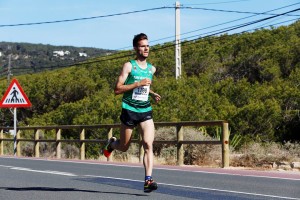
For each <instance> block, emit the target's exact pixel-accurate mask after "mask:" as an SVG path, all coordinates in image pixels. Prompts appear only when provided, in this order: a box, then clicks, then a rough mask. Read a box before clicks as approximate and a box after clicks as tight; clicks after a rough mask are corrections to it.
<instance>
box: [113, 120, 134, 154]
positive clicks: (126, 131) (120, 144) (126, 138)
mask: <svg viewBox="0 0 300 200" xmlns="http://www.w3.org/2000/svg"><path fill="white" fill-rule="evenodd" d="M120 131H121V132H120V139H119V140H117V141H116V142H113V143H112V144H111V147H112V148H113V149H117V150H119V151H123V152H125V151H127V150H128V148H129V145H130V142H131V135H132V131H133V128H131V127H128V126H126V125H124V124H123V123H121V129H120Z"/></svg>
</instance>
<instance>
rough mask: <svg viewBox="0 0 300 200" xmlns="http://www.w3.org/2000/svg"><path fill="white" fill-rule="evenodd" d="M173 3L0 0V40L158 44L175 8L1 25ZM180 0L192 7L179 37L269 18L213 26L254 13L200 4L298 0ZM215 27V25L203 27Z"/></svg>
mask: <svg viewBox="0 0 300 200" xmlns="http://www.w3.org/2000/svg"><path fill="white" fill-rule="evenodd" d="M175 2H176V1H175V0H148V1H146V0H144V1H141V0H139V1H138V0H126V1H123V0H109V1H108V0H107V1H100V0H72V1H71V0H0V41H5V42H28V43H35V44H38V43H41V44H51V45H57V46H59V45H70V46H77V47H96V48H104V49H115V50H119V49H131V48H132V47H131V46H132V38H133V36H134V35H135V34H137V33H141V32H144V33H146V34H147V35H148V37H149V40H150V44H151V45H154V44H158V43H161V44H162V43H165V42H169V41H173V40H174V39H175V36H174V35H175V9H174V8H168V9H159V10H152V11H147V12H138V13H134V14H127V15H117V16H111V17H102V18H96V19H90V20H78V21H72V22H63V23H47V24H41V25H30V26H3V25H14V24H22V23H35V22H52V21H59V20H70V19H78V18H89V17H95V16H106V15H111V14H119V13H126V12H131V11H140V10H145V9H152V8H159V7H163V6H167V7H169V6H174V5H175ZM179 2H180V4H181V5H182V6H183V7H191V8H193V9H180V12H181V34H182V36H181V38H182V40H189V39H195V38H197V37H199V36H205V35H207V34H209V33H210V32H211V31H218V30H220V29H222V28H228V27H231V26H234V25H238V24H243V23H246V22H252V21H255V20H258V19H262V18H266V17H270V15H259V16H256V17H251V18H247V19H242V20H239V21H235V22H232V23H228V24H224V25H222V26H220V25H218V24H221V23H226V22H230V21H233V20H237V19H241V18H245V17H248V16H252V15H253V14H244V13H229V12H220V11H207V10H202V9H199V8H207V9H219V10H228V11H243V12H255V13H262V12H266V11H270V10H274V9H277V8H281V7H284V6H288V5H292V4H296V3H300V2H299V0H181V1H179ZM196 8H197V9H196ZM297 8H300V4H297V5H294V6H290V7H286V8H284V9H279V10H276V11H273V12H272V13H273V14H280V13H284V12H287V11H290V10H294V9H297ZM291 15H294V16H281V17H277V18H274V19H271V20H268V21H264V22H261V23H258V24H255V25H252V26H248V27H245V28H244V29H237V30H235V32H241V31H243V30H251V29H254V28H258V27H260V26H266V25H272V24H277V23H281V22H284V21H288V20H292V21H289V22H285V23H284V24H290V23H292V22H294V21H295V20H296V19H297V18H298V19H299V18H300V12H299V11H297V12H293V13H291ZM214 25H218V26H215V27H213V28H207V27H210V26H214ZM278 25H282V24H278ZM278 25H275V26H278ZM230 33H233V32H229V34H230Z"/></svg>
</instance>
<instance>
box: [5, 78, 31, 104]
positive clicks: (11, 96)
mask: <svg viewBox="0 0 300 200" xmlns="http://www.w3.org/2000/svg"><path fill="white" fill-rule="evenodd" d="M30 106H31V103H30V101H29V99H28V97H27V96H26V94H25V93H24V91H23V89H22V87H21V85H20V84H19V82H18V81H17V79H13V80H12V82H11V83H10V85H9V87H8V89H7V90H6V92H5V94H4V96H3V98H2V99H1V102H0V107H2V108H17V107H19V108H21V107H30Z"/></svg>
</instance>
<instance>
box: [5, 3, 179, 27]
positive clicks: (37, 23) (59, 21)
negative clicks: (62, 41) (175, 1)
mask: <svg viewBox="0 0 300 200" xmlns="http://www.w3.org/2000/svg"><path fill="white" fill-rule="evenodd" d="M168 8H174V7H158V8H150V9H144V10H136V11H130V12H124V13H116V14H109V15H102V16H94V17H82V18H75V19H65V20H55V21H46V22H29V23H20V24H2V25H0V28H1V27H12V26H32V25H42V24H54V23H62V22H73V21H82V20H90V19H98V18H105V17H114V16H120V15H128V14H133V13H140V12H146V11H153V10H161V9H168Z"/></svg>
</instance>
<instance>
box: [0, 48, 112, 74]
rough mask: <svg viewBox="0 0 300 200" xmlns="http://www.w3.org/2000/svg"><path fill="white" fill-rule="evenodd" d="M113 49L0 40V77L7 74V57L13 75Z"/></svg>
mask: <svg viewBox="0 0 300 200" xmlns="http://www.w3.org/2000/svg"><path fill="white" fill-rule="evenodd" d="M113 52H114V51H111V50H106V49H97V48H87V47H73V46H52V45H43V44H30V43H11V42H0V77H5V76H7V71H8V63H9V57H11V58H10V59H11V72H12V74H13V75H20V74H26V73H36V72H41V71H44V70H52V69H59V68H63V67H66V66H70V65H72V64H74V63H78V62H81V61H85V60H87V59H90V58H94V57H97V56H103V55H108V54H111V53H113Z"/></svg>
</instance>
